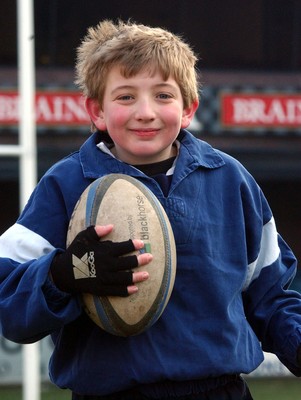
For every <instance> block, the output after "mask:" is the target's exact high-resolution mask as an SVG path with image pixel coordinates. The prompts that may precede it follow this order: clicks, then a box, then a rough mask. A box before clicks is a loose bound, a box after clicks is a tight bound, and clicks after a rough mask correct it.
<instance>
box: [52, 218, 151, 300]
mask: <svg viewBox="0 0 301 400" xmlns="http://www.w3.org/2000/svg"><path fill="white" fill-rule="evenodd" d="M112 229H113V226H112V225H107V226H96V227H93V226H90V227H89V228H87V229H85V230H84V231H82V232H80V233H79V234H78V235H77V236H76V237H75V239H74V240H73V242H72V243H71V244H70V246H69V247H68V248H67V249H66V251H65V252H64V253H59V254H57V255H56V256H55V257H54V259H53V261H52V264H51V268H50V272H51V276H52V279H53V281H54V283H55V285H56V286H57V287H58V288H59V289H60V290H62V291H64V292H67V293H91V294H95V295H98V296H128V295H129V294H133V293H136V292H137V290H138V288H137V286H135V285H133V283H136V282H141V281H144V280H146V279H147V278H148V273H147V272H146V271H144V272H143V271H141V272H134V273H133V272H132V271H130V270H131V269H132V268H135V267H137V266H140V265H145V264H148V263H149V262H150V261H151V260H152V255H151V254H149V253H145V254H140V255H139V256H136V255H127V256H124V255H125V254H128V253H130V252H132V251H134V250H140V249H142V248H143V246H144V244H143V242H142V241H141V240H133V241H132V240H128V241H125V242H119V243H117V242H112V241H109V240H107V241H99V238H100V237H101V236H105V235H107V234H108V233H109V232H111V230H112ZM121 256H123V257H121Z"/></svg>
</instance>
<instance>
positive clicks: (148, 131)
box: [131, 128, 159, 137]
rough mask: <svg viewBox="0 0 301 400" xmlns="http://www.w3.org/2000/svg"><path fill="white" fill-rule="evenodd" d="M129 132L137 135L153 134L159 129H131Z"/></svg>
mask: <svg viewBox="0 0 301 400" xmlns="http://www.w3.org/2000/svg"><path fill="white" fill-rule="evenodd" d="M131 132H133V133H135V134H136V135H138V136H147V137H149V136H155V135H157V133H158V132H159V129H155V128H147V129H141V128H138V129H131Z"/></svg>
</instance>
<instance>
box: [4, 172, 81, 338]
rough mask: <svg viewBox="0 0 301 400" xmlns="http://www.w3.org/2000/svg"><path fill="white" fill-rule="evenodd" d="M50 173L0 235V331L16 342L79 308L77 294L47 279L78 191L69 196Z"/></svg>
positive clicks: (61, 321)
mask: <svg viewBox="0 0 301 400" xmlns="http://www.w3.org/2000/svg"><path fill="white" fill-rule="evenodd" d="M55 175H56V172H55V171H54V172H52V173H50V174H48V175H46V177H44V178H43V179H42V180H41V182H40V183H39V184H38V186H37V188H36V189H35V191H34V192H33V194H32V196H31V198H30V200H29V202H28V204H27V205H26V207H25V209H24V211H23V212H22V214H21V216H20V218H19V219H18V221H17V223H16V224H15V225H13V226H12V227H11V228H9V229H8V230H7V231H6V232H4V234H3V235H2V236H1V237H0V333H1V335H3V336H4V337H6V338H7V339H9V340H12V341H15V342H19V343H30V342H34V341H37V340H39V339H41V338H43V337H44V336H46V335H48V334H50V333H52V332H54V331H56V330H58V329H60V328H61V327H62V326H63V325H65V324H67V323H69V322H71V321H72V320H74V319H76V318H77V317H78V316H79V315H80V313H81V311H82V307H81V302H80V300H79V298H77V297H75V296H70V295H69V294H66V293H63V292H61V291H59V290H58V289H57V288H56V287H55V285H54V284H53V283H52V281H51V279H50V278H49V269H50V265H51V261H52V259H53V257H54V255H55V254H56V252H57V251H60V249H64V248H65V241H66V234H67V229H68V222H69V219H70V215H71V213H72V210H73V207H74V204H75V202H76V199H77V198H78V197H79V195H80V193H81V187H79V188H78V187H77V190H79V192H78V193H75V194H74V193H73V194H72V195H71V196H69V195H68V193H67V192H68V190H67V187H65V188H64V185H63V184H62V183H61V182H60V180H59V179H58V178H57V177H56V176H55ZM65 186H67V185H65ZM68 202H69V203H68Z"/></svg>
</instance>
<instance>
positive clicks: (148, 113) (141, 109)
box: [135, 100, 155, 120]
mask: <svg viewBox="0 0 301 400" xmlns="http://www.w3.org/2000/svg"><path fill="white" fill-rule="evenodd" d="M135 116H136V119H139V120H151V119H154V118H155V111H154V109H153V107H152V104H151V102H150V101H149V100H142V101H140V102H138V103H137V108H136V113H135Z"/></svg>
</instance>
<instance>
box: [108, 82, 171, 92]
mask: <svg viewBox="0 0 301 400" xmlns="http://www.w3.org/2000/svg"><path fill="white" fill-rule="evenodd" d="M153 87H154V88H158V89H160V88H162V89H163V88H171V89H175V88H176V86H175V85H173V84H172V83H167V82H162V83H157V84H155V85H154V86H153ZM132 89H136V86H135V85H121V86H118V87H116V88H114V89H113V90H112V92H111V94H114V93H115V92H118V91H120V90H132Z"/></svg>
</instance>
